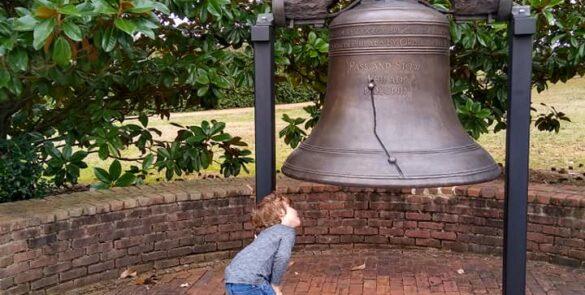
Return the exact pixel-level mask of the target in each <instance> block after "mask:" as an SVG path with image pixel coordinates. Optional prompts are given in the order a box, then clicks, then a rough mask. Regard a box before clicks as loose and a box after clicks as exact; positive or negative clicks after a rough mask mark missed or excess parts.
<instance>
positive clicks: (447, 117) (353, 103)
mask: <svg viewBox="0 0 585 295" xmlns="http://www.w3.org/2000/svg"><path fill="white" fill-rule="evenodd" d="M329 27H330V51H329V82H328V86H327V94H326V98H325V103H324V106H323V111H322V115H321V119H320V121H319V123H318V125H317V126H316V127H315V128H314V130H313V132H312V133H311V135H310V136H309V138H307V140H305V141H304V142H303V143H302V144H301V145H300V146H299V148H297V149H296V150H295V151H294V152H293V153H292V154H291V155H290V156H289V158H288V159H287V160H286V162H285V164H284V166H283V167H282V172H283V173H284V174H285V175H287V176H290V177H292V178H297V179H302V180H308V181H314V182H321V183H328V184H336V185H345V186H372V187H440V186H449V185H459V184H469V183H477V182H484V181H489V180H492V179H494V178H496V177H498V176H499V175H500V168H499V166H498V165H497V164H496V162H495V161H494V160H493V159H492V157H491V156H490V155H489V154H488V153H487V152H486V151H485V150H483V149H482V148H481V147H480V146H479V145H478V144H477V143H475V141H473V139H472V138H470V137H469V135H467V133H466V132H465V130H464V129H463V127H462V126H461V124H460V122H459V120H458V118H457V114H456V112H455V109H454V106H453V101H452V99H451V95H450V90H449V88H450V86H449V46H450V42H449V38H450V33H449V22H448V19H447V17H446V16H444V15H443V14H441V13H440V12H437V11H436V10H434V9H432V8H429V7H426V6H425V5H422V4H419V3H417V1H409V0H386V1H373V0H370V1H367V0H364V1H362V3H361V4H360V5H359V6H357V7H355V8H353V9H350V10H347V11H345V12H343V13H341V14H340V15H338V16H337V17H336V18H335V19H334V20H333V21H332V22H331V24H330V26H329Z"/></svg>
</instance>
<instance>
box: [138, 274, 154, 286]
mask: <svg viewBox="0 0 585 295" xmlns="http://www.w3.org/2000/svg"><path fill="white" fill-rule="evenodd" d="M157 280H158V278H157V277H156V275H151V276H150V277H147V278H138V279H136V280H135V281H134V284H135V285H156V281H157Z"/></svg>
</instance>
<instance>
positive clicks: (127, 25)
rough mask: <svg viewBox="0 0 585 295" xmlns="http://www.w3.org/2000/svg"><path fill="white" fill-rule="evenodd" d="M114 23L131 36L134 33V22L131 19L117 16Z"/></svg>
mask: <svg viewBox="0 0 585 295" xmlns="http://www.w3.org/2000/svg"><path fill="white" fill-rule="evenodd" d="M114 25H115V26H116V28H118V29H120V30H122V31H123V32H125V33H126V34H128V35H131V36H132V35H134V33H136V28H137V27H136V24H135V23H134V22H133V21H131V20H128V19H122V18H118V19H116V20H115V21H114Z"/></svg>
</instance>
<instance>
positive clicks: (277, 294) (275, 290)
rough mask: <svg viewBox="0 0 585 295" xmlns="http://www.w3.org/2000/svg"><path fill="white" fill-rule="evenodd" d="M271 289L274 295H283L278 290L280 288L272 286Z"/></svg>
mask: <svg viewBox="0 0 585 295" xmlns="http://www.w3.org/2000/svg"><path fill="white" fill-rule="evenodd" d="M272 289H274V293H276V295H283V294H282V290H280V286H276V285H272Z"/></svg>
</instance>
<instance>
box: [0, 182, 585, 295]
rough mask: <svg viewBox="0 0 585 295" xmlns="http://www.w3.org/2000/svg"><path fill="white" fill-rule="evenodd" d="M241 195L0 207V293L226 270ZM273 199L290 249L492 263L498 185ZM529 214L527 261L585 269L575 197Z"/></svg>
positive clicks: (245, 208) (559, 196) (498, 238)
mask: <svg viewBox="0 0 585 295" xmlns="http://www.w3.org/2000/svg"><path fill="white" fill-rule="evenodd" d="M251 184H252V181H251V180H249V179H232V180H218V179H216V180H200V181H193V182H177V183H166V184H161V185H156V186H142V187H133V188H117V189H114V190H106V191H98V192H81V193H74V194H71V195H70V196H53V197H48V198H46V199H44V200H31V201H23V202H16V203H9V204H1V205H0V293H5V290H10V292H16V291H21V292H31V293H32V292H33V291H34V292H35V293H36V292H40V294H42V293H43V292H48V293H51V292H57V291H59V292H60V291H62V290H67V289H70V288H77V287H80V286H83V285H87V284H91V283H94V282H97V281H100V280H104V279H107V278H116V277H117V276H119V274H120V273H121V272H122V271H124V270H125V269H126V268H135V269H140V270H144V271H148V270H152V269H164V268H169V267H174V266H177V265H182V264H190V263H203V262H209V261H213V260H221V259H226V258H229V257H231V256H232V255H233V254H234V253H236V252H237V251H238V250H239V249H241V248H242V247H243V246H245V245H247V244H248V243H250V241H251V240H252V239H253V236H254V231H253V228H252V226H251V224H250V222H249V219H250V212H251V211H252V209H253V206H254V197H253V194H252V193H253V191H252V186H251ZM278 191H280V192H284V193H287V194H288V195H289V197H291V198H292V199H293V201H294V203H295V207H297V208H298V209H299V213H300V214H301V217H302V220H303V227H302V228H300V229H299V230H298V231H297V232H298V236H297V248H304V249H306V250H326V249H348V248H368V247H386V248H387V247H390V246H394V247H401V246H420V247H433V248H439V249H446V250H454V251H471V252H481V253H491V254H498V253H501V251H502V234H503V229H502V227H503V221H502V216H503V185H502V183H501V182H491V183H487V184H481V185H473V186H461V187H454V188H440V189H403V190H400V191H396V190H385V189H358V188H341V187H335V186H327V185H319V184H309V183H304V182H298V181H294V180H290V179H286V178H282V179H280V180H279V187H278ZM529 202H530V204H529V217H528V220H529V225H528V229H529V232H528V247H529V257H530V258H531V259H539V260H547V261H549V262H553V263H560V264H565V265H570V266H575V267H585V250H584V249H585V217H584V212H585V190H583V189H582V188H579V187H571V186H563V185H556V186H547V185H532V186H531V187H530V196H529ZM6 292H7V291H6Z"/></svg>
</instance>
